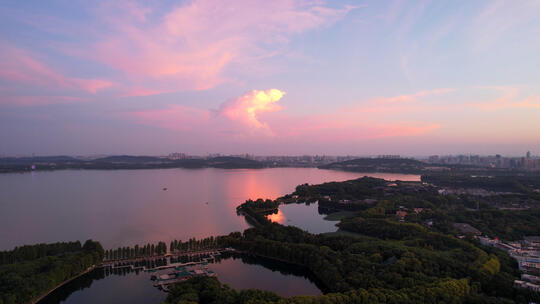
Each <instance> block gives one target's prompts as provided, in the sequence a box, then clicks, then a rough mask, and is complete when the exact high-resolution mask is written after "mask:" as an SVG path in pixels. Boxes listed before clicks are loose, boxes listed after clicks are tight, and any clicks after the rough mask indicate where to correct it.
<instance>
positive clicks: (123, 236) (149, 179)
mask: <svg viewBox="0 0 540 304" xmlns="http://www.w3.org/2000/svg"><path fill="white" fill-rule="evenodd" d="M364 175H365V174H362V173H352V172H342V171H332V170H319V169H316V168H272V169H255V170H254V169H239V170H226V169H196V170H193V169H191V170H190V169H156V170H111V171H107V170H63V171H52V172H34V173H24V174H0V250H4V249H11V248H13V247H15V246H18V245H22V244H33V243H39V242H56V241H73V240H82V241H84V240H86V239H89V238H92V239H95V240H99V241H100V242H101V243H102V244H103V246H104V247H105V248H116V247H118V246H132V245H135V244H142V243H147V242H157V241H160V240H162V241H165V242H166V243H167V244H168V242H169V241H170V240H173V239H179V240H180V239H181V240H187V239H188V238H191V237H197V238H200V237H206V236H211V235H222V234H227V233H229V232H232V231H242V230H244V229H245V228H248V224H247V223H246V222H245V220H244V218H243V217H240V216H237V215H236V212H235V210H236V206H237V205H239V204H240V203H243V202H244V201H245V200H246V199H249V198H252V199H256V198H259V197H260V198H270V199H274V198H277V197H279V196H282V195H284V194H287V193H290V192H292V191H294V188H295V187H296V186H297V185H299V184H302V183H310V184H316V183H322V182H328V181H343V180H348V179H354V178H358V177H361V176H364ZM369 175H371V176H375V177H380V178H386V179H400V180H419V176H416V175H403V174H369ZM164 188H167V190H163V189H164ZM301 206H303V205H298V206H291V207H287V208H290V212H291V214H290V215H289V214H287V213H288V212H289V209H282V210H281V212H282V213H283V215H284V216H285V217H287V218H289V219H290V220H293V219H294V218H295V216H301V212H300V210H299V209H298V210H297V209H296V208H298V207H301ZM293 209H294V211H293ZM315 209H316V208H315ZM302 221H303V220H300V219H299V220H298V221H297V222H298V223H300V222H302ZM330 225H333V223H332V222H330Z"/></svg>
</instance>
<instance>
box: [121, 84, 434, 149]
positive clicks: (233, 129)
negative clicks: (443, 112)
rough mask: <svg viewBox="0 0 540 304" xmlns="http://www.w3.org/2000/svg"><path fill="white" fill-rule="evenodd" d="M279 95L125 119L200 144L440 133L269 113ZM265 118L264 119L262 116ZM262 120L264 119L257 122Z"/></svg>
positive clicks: (424, 127)
mask: <svg viewBox="0 0 540 304" xmlns="http://www.w3.org/2000/svg"><path fill="white" fill-rule="evenodd" d="M283 96H284V93H283V92H282V91H280V90H277V89H271V90H266V91H258V90H254V91H251V92H248V93H246V94H244V95H242V96H240V97H238V98H235V99H231V100H229V101H226V102H224V103H223V104H222V105H221V106H220V108H219V109H218V110H203V109H197V108H193V107H185V106H179V105H175V106H171V107H169V108H166V109H160V110H148V111H139V112H132V113H126V115H127V117H128V118H130V119H135V120H136V121H138V122H140V123H143V124H146V125H153V126H157V127H160V128H165V129H169V130H174V131H180V132H188V131H189V132H190V133H189V134H190V135H191V136H194V137H196V138H201V139H205V140H209V139H212V140H218V141H219V140H222V139H223V135H224V134H226V135H227V136H226V138H227V139H228V140H235V141H261V140H262V141H264V140H273V141H282V142H284V143H286V142H289V143H293V142H294V143H299V142H306V140H308V139H309V141H313V142H319V143H334V142H348V141H358V140H365V139H373V138H387V137H404V136H418V135H423V134H427V133H430V132H433V131H434V130H437V129H439V128H440V124H438V123H429V122H414V121H391V122H386V123H385V122H383V121H381V120H380V117H379V116H373V115H364V116H359V115H358V112H354V111H334V112H331V113H328V114H324V115H305V116H301V117H298V116H291V115H287V114H279V113H277V114H273V112H277V111H280V110H281V109H282V107H281V106H280V105H278V104H277V102H278V101H280V100H281V98H282V97H283ZM263 114H264V115H263ZM263 116H264V119H263V118H262V117H263Z"/></svg>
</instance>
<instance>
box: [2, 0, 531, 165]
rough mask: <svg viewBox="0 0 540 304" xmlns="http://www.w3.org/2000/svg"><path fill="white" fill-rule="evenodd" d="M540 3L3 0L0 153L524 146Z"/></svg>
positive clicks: (509, 150) (511, 149)
mask: <svg viewBox="0 0 540 304" xmlns="http://www.w3.org/2000/svg"><path fill="white" fill-rule="evenodd" d="M539 14H540V4H539V2H538V1H519V2H512V1H504V0H498V1H474V2H465V3H459V4H458V3H452V2H445V1H442V2H439V1H437V2H428V1H415V2H404V1H336V2H334V1H306V0H276V1H244V0H239V1H233V2H232V3H229V2H227V3H225V2H220V1H212V0H193V1H183V0H180V1H175V2H172V3H167V4H164V3H162V4H160V5H154V6H149V4H148V3H145V2H140V1H120V2H114V3H111V2H106V1H97V2H89V3H84V2H73V3H69V5H66V3H65V2H56V1H52V2H48V3H47V4H45V3H40V2H37V3H36V2H35V3H32V4H30V3H18V2H10V3H4V4H3V5H2V7H1V8H0V17H1V18H0V19H1V20H2V21H0V23H1V25H2V26H1V27H0V28H1V30H0V130H1V131H0V142H3V143H6V142H8V143H9V144H8V145H1V146H0V153H2V154H8V155H12V154H15V155H16V154H21V153H22V154H24V153H28V151H33V152H35V153H38V154H85V153H88V151H89V149H90V147H91V149H90V150H91V151H93V152H92V153H96V154H102V153H104V154H108V153H128V152H129V153H132V154H164V153H165V154H166V153H169V152H171V151H183V152H186V153H190V154H205V153H215V152H220V153H254V154H350V153H352V154H358V155H372V154H380V153H393V152H396V151H397V152H398V153H401V154H403V155H429V154H437V153H492V154H493V153H501V154H507V155H522V154H523V153H524V152H525V151H527V150H540V132H538V130H540V119H539V118H540V87H539V85H538V83H540V74H539V73H538V71H537V67H538V66H539V65H540V56H538V54H539V53H540V42H539V41H540V40H539V39H537V37H538V33H539V30H540V19H539V18H538V15H539ZM510 40H511V41H513V43H511V44H509V43H508V41H510ZM285 92H286V94H285ZM72 130H76V131H72ZM58 138H62V140H59V139H58ZM398 150H399V151H398Z"/></svg>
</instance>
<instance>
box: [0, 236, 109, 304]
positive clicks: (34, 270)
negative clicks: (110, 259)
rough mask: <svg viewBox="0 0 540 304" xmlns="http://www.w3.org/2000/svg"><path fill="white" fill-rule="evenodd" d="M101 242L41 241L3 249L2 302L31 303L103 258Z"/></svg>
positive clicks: (1, 272)
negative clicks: (35, 243)
mask: <svg viewBox="0 0 540 304" xmlns="http://www.w3.org/2000/svg"><path fill="white" fill-rule="evenodd" d="M103 254H104V251H103V248H102V247H101V244H100V243H99V242H94V241H92V240H88V241H86V242H85V243H84V245H82V246H81V243H80V242H72V243H56V244H48V245H46V244H38V245H33V246H23V247H18V248H16V249H14V250H12V251H4V252H2V257H3V261H4V262H3V264H2V265H0V304H17V303H29V302H32V301H33V300H35V299H37V298H39V297H40V296H42V295H43V294H45V293H46V292H48V291H49V290H51V289H52V288H55V287H56V286H58V285H59V284H60V283H62V282H64V281H66V280H69V279H71V278H73V277H75V276H77V275H79V274H81V273H83V272H84V271H86V270H87V269H89V268H90V267H92V266H94V265H96V264H98V263H99V262H101V260H102V259H103Z"/></svg>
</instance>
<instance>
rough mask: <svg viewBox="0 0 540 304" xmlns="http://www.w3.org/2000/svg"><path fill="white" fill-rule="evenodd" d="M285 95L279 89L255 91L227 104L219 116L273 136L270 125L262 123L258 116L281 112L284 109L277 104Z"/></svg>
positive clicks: (220, 110)
mask: <svg viewBox="0 0 540 304" xmlns="http://www.w3.org/2000/svg"><path fill="white" fill-rule="evenodd" d="M283 95H285V92H282V91H280V90H277V89H271V90H266V91H258V90H254V91H251V92H249V93H247V94H245V95H243V96H241V97H239V98H236V99H232V100H230V101H227V102H225V103H224V104H223V105H222V106H221V107H220V109H219V115H223V116H226V117H228V118H229V119H230V120H232V121H236V122H240V123H242V124H243V125H245V126H246V127H248V128H250V129H251V130H253V129H255V130H264V131H265V132H267V133H268V134H272V132H271V130H270V128H269V127H268V125H267V124H266V123H264V122H261V121H260V120H259V119H258V118H257V115H258V114H261V113H265V112H275V111H279V110H281V109H282V107H281V106H280V105H278V104H277V102H278V101H279V100H280V99H281V98H282V97H283Z"/></svg>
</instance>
